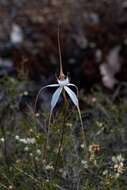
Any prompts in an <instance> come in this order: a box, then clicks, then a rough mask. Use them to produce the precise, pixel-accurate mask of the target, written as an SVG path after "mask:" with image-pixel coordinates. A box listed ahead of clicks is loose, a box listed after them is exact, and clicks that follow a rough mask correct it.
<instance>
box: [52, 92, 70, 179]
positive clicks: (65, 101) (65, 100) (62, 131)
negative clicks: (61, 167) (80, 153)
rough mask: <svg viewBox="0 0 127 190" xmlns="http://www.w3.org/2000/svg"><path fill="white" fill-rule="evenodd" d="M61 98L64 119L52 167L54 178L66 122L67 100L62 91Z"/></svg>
mask: <svg viewBox="0 0 127 190" xmlns="http://www.w3.org/2000/svg"><path fill="white" fill-rule="evenodd" d="M63 97H64V104H65V109H64V112H63V114H64V119H63V126H62V130H61V134H60V135H61V137H60V142H59V147H58V152H57V158H56V161H55V165H54V176H55V174H56V171H57V163H58V159H59V155H60V152H61V148H62V145H63V140H64V129H65V121H66V116H65V114H66V110H67V99H66V95H65V91H63Z"/></svg>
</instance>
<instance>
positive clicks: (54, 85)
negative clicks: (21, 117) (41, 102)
mask: <svg viewBox="0 0 127 190" xmlns="http://www.w3.org/2000/svg"><path fill="white" fill-rule="evenodd" d="M58 86H59V84H50V85H46V86H44V87H42V88H41V89H40V90H39V92H38V94H37V96H36V100H35V108H34V111H35V112H36V105H37V101H38V98H39V96H40V94H41V92H42V90H44V89H45V88H48V87H58Z"/></svg>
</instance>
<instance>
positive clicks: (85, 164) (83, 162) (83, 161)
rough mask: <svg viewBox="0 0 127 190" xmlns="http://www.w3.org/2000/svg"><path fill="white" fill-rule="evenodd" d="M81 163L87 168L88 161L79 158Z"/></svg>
mask: <svg viewBox="0 0 127 190" xmlns="http://www.w3.org/2000/svg"><path fill="white" fill-rule="evenodd" d="M81 164H82V165H83V166H84V168H86V169H87V168H88V163H87V161H86V160H81Z"/></svg>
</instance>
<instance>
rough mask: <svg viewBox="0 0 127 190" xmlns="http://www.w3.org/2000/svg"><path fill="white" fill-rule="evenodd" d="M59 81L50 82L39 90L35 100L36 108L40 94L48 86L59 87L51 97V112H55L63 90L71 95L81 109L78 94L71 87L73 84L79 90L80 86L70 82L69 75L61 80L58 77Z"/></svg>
mask: <svg viewBox="0 0 127 190" xmlns="http://www.w3.org/2000/svg"><path fill="white" fill-rule="evenodd" d="M57 82H58V84H50V85H46V86H44V87H42V88H41V89H40V91H39V92H38V95H37V97H36V102H35V108H36V104H37V101H38V98H39V95H40V93H41V92H42V90H44V89H45V88H48V87H58V88H57V89H56V90H55V92H54V94H53V95H52V99H51V111H50V112H51V113H52V112H53V109H54V108H55V106H56V104H57V102H58V100H59V97H60V95H61V93H62V91H63V90H65V91H66V92H67V94H68V96H69V97H70V99H71V100H72V102H73V103H74V105H75V106H76V107H77V109H78V110H79V102H78V98H77V95H76V94H75V92H73V91H72V90H71V89H70V88H69V87H70V86H72V87H75V88H76V90H77V92H78V88H77V86H76V85H74V84H72V83H69V79H68V77H66V79H64V80H59V79H57Z"/></svg>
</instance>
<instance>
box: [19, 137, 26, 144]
mask: <svg viewBox="0 0 127 190" xmlns="http://www.w3.org/2000/svg"><path fill="white" fill-rule="evenodd" d="M19 141H20V142H21V143H23V144H27V139H23V138H20V139H19Z"/></svg>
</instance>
